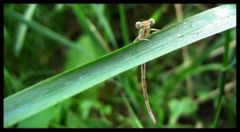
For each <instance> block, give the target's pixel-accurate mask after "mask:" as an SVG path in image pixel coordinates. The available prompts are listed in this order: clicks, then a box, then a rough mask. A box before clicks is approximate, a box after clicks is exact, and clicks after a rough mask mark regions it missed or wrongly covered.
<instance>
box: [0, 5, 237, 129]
mask: <svg viewBox="0 0 240 132" xmlns="http://www.w3.org/2000/svg"><path fill="white" fill-rule="evenodd" d="M235 26H236V6H235V5H223V6H219V7H216V8H213V9H210V10H207V11H204V12H202V13H199V14H197V15H195V16H192V17H190V18H188V19H185V20H183V21H182V22H181V23H178V24H175V25H173V26H171V27H169V28H166V29H163V30H161V31H160V32H158V33H155V34H153V35H151V36H150V37H149V38H148V39H149V40H150V41H146V40H142V41H138V42H136V43H134V44H130V45H128V46H125V47H123V48H121V49H119V50H116V51H114V52H112V53H109V54H107V55H104V56H103V57H100V58H98V59H96V60H94V61H92V62H90V63H88V64H85V65H82V66H79V67H76V68H74V69H71V70H69V71H66V72H63V73H61V74H59V75H56V76H53V77H51V78H49V79H46V80H44V81H42V82H39V83H37V84H35V85H33V86H31V87H28V88H26V89H25V90H23V91H20V92H18V93H16V94H14V95H12V96H9V97H7V98H5V99H4V127H9V126H11V125H13V124H15V123H17V122H19V121H21V120H23V119H25V118H27V117H29V116H31V115H33V114H35V113H38V112H39V111H41V110H44V109H46V108H48V107H50V106H52V105H54V104H57V103H58V102H60V101H63V100H65V99H67V98H69V97H71V96H73V95H76V94H78V93H80V92H82V91H84V90H86V89H88V88H90V87H91V86H94V85H96V84H98V83H101V82H103V81H104V80H106V79H109V78H111V77H113V76H115V75H117V74H120V73H122V72H124V71H127V70H129V69H131V68H133V67H136V66H138V65H140V64H143V63H146V62H148V61H150V60H153V59H155V58H157V57H160V56H163V55H165V54H167V53H169V52H172V51H174V50H177V49H179V48H182V47H184V46H186V45H189V44H192V43H194V42H196V41H198V40H201V39H204V38H206V37H209V36H212V35H214V34H217V33H220V32H223V31H225V30H228V29H230V28H233V27H235ZM133 27H134V26H133ZM179 27H181V30H180V32H179Z"/></svg>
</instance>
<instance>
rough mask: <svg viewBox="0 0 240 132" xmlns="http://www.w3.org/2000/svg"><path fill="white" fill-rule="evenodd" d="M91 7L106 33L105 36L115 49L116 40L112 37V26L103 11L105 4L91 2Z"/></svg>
mask: <svg viewBox="0 0 240 132" xmlns="http://www.w3.org/2000/svg"><path fill="white" fill-rule="evenodd" d="M91 7H92V8H93V10H94V12H95V13H96V16H97V18H98V20H99V21H100V24H101V25H102V26H103V28H104V31H105V32H106V34H107V37H108V38H109V39H110V41H111V43H112V45H113V48H114V49H117V48H118V46H117V41H116V39H115V37H114V34H113V31H112V28H111V26H110V24H109V22H108V20H107V17H106V15H105V13H104V11H105V5H104V4H91Z"/></svg>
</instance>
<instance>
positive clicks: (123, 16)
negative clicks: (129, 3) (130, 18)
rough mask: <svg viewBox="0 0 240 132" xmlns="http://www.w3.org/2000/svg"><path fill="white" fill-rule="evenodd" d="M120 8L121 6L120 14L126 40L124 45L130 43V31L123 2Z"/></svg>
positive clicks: (119, 6) (124, 39)
mask: <svg viewBox="0 0 240 132" xmlns="http://www.w3.org/2000/svg"><path fill="white" fill-rule="evenodd" d="M118 8H119V14H120V21H121V29H122V34H123V41H124V45H127V44H129V42H130V41H129V33H128V28H127V23H126V17H125V11H124V6H123V5H122V4H119V5H118Z"/></svg>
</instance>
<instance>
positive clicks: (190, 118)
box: [4, 4, 237, 128]
mask: <svg viewBox="0 0 240 132" xmlns="http://www.w3.org/2000/svg"><path fill="white" fill-rule="evenodd" d="M215 6H217V5H211V4H207V5H205V4H191V5H190V4H189V5H183V7H184V8H183V13H184V16H185V17H187V16H191V15H193V14H196V13H199V12H201V11H204V10H207V9H210V8H212V7H215ZM27 7H29V8H30V7H31V5H28V4H4V97H8V96H9V95H12V94H13V93H16V92H18V91H20V90H23V89H24V88H26V87H28V86H31V85H33V84H35V83H37V82H39V81H41V80H43V79H45V78H48V77H50V76H53V75H55V74H57V73H60V72H61V71H65V70H68V69H71V68H73V67H75V66H79V65H83V64H85V63H87V62H89V61H91V60H94V59H95V58H97V57H99V56H101V55H103V54H106V53H107V52H111V51H112V50H115V49H117V48H119V47H123V46H124V45H125V44H127V43H128V42H129V41H130V42H131V41H133V40H134V38H135V37H136V36H137V33H138V31H137V30H136V29H135V22H136V21H140V20H144V19H148V18H149V17H153V18H155V19H156V25H155V27H154V28H158V29H161V28H163V27H166V26H169V25H171V24H173V23H176V22H177V20H176V15H175V9H174V5H172V4H154V5H151V4H122V5H110V4H100V5H99V4H76V5H71V4H37V6H36V7H34V8H35V9H34V10H31V13H32V16H31V19H32V20H33V21H34V22H36V23H30V25H32V26H29V27H28V26H26V25H24V24H23V23H21V22H20V21H15V20H13V19H12V17H14V16H11V15H9V14H7V13H6V11H7V10H12V11H14V12H18V13H20V14H22V15H24V14H25V13H27V12H26V10H28V8H27ZM25 15H26V14H25ZM29 19H30V18H29ZM23 25H24V28H23V27H22V28H21V26H23ZM19 30H20V31H19ZM21 30H22V31H21ZM226 33H229V35H228V36H227V35H225V34H226ZM226 37H227V38H226ZM197 43H201V44H194V45H191V46H189V47H188V49H189V53H190V61H191V64H190V65H189V66H183V65H182V64H183V57H182V53H181V50H177V51H175V52H172V53H169V54H167V55H165V56H164V57H162V58H161V59H155V60H153V61H151V62H149V63H147V80H148V81H147V82H148V91H149V92H148V93H149V98H150V99H149V100H150V104H151V105H152V108H153V111H154V112H155V113H156V116H157V120H158V124H156V125H154V124H152V123H151V121H150V119H149V117H148V114H147V111H146V109H145V105H144V101H143V95H142V93H141V89H140V82H139V80H140V79H139V70H138V68H134V69H131V70H129V71H127V72H124V73H122V74H121V75H119V76H117V77H115V78H112V79H110V80H108V81H106V82H104V83H102V84H99V85H96V86H94V87H95V88H92V89H89V90H87V91H85V92H83V93H80V94H78V95H76V96H74V97H73V98H70V99H67V100H65V101H64V102H62V103H59V104H57V105H55V106H53V107H50V108H48V109H46V110H44V111H42V112H40V113H38V114H35V115H33V116H31V117H29V118H27V119H25V120H23V121H21V122H19V123H18V124H16V125H14V126H12V127H16V128H29V127H30V128H32V127H36V128H48V127H51V128H59V127H60V128H79V127H84V128H85V127H94V128H105V127H115V128H122V127H130V128H136V127H137V128H141V127H167V128H168V127H193V128H194V127H210V126H211V124H213V122H214V118H215V109H216V108H217V100H218V97H219V96H218V95H219V94H218V92H217V91H218V87H219V85H218V78H219V73H220V72H221V71H222V65H224V66H228V65H229V67H228V68H227V69H226V70H225V71H224V72H225V77H224V84H222V85H224V86H225V89H226V90H225V91H226V93H225V95H224V99H223V100H222V104H221V106H222V107H221V112H220V113H219V114H220V115H219V118H217V120H218V123H217V125H216V127H227V128H228V127H236V115H237V111H236V66H235V63H236V50H235V47H236V29H231V30H229V31H228V32H223V33H221V34H218V35H215V36H213V37H210V38H207V39H204V40H201V41H199V42H197ZM226 43H228V44H229V48H228V49H227V51H228V52H227V53H228V62H225V63H224V64H223V61H222V60H223V55H224V53H225V52H226V51H225V52H224V50H223V47H224V44H226ZM73 44H74V46H73ZM78 48H79V49H81V50H77V49H78ZM189 76H191V77H192V83H193V89H194V90H193V93H192V94H193V95H194V98H193V99H191V98H190V97H188V92H189V91H188V90H187V83H186V78H187V77H189ZM103 89H104V90H103ZM122 93H124V94H122ZM123 95H124V96H123ZM202 98H204V100H202Z"/></svg>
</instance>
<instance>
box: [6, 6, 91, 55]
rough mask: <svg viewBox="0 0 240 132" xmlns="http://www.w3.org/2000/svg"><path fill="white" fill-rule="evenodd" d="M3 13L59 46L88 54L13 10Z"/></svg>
mask: <svg viewBox="0 0 240 132" xmlns="http://www.w3.org/2000/svg"><path fill="white" fill-rule="evenodd" d="M4 13H6V14H7V15H10V16H12V17H11V18H13V19H15V20H17V21H21V22H23V23H24V24H26V25H27V26H28V27H30V28H32V29H33V30H34V31H36V32H38V33H40V34H43V35H45V36H46V37H48V38H50V39H53V40H55V41H56V42H59V44H62V45H64V46H67V47H69V48H73V49H76V50H79V51H80V52H85V53H86V54H88V52H86V51H85V50H84V49H82V48H80V47H78V46H76V45H75V43H74V42H72V41H71V40H69V39H67V38H66V37H64V36H62V35H60V34H58V33H56V32H54V31H52V30H50V29H49V28H47V27H45V26H43V25H41V24H39V23H37V22H35V21H33V20H27V19H26V18H24V17H23V16H22V15H20V14H19V13H16V12H14V11H13V10H6V11H4Z"/></svg>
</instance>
